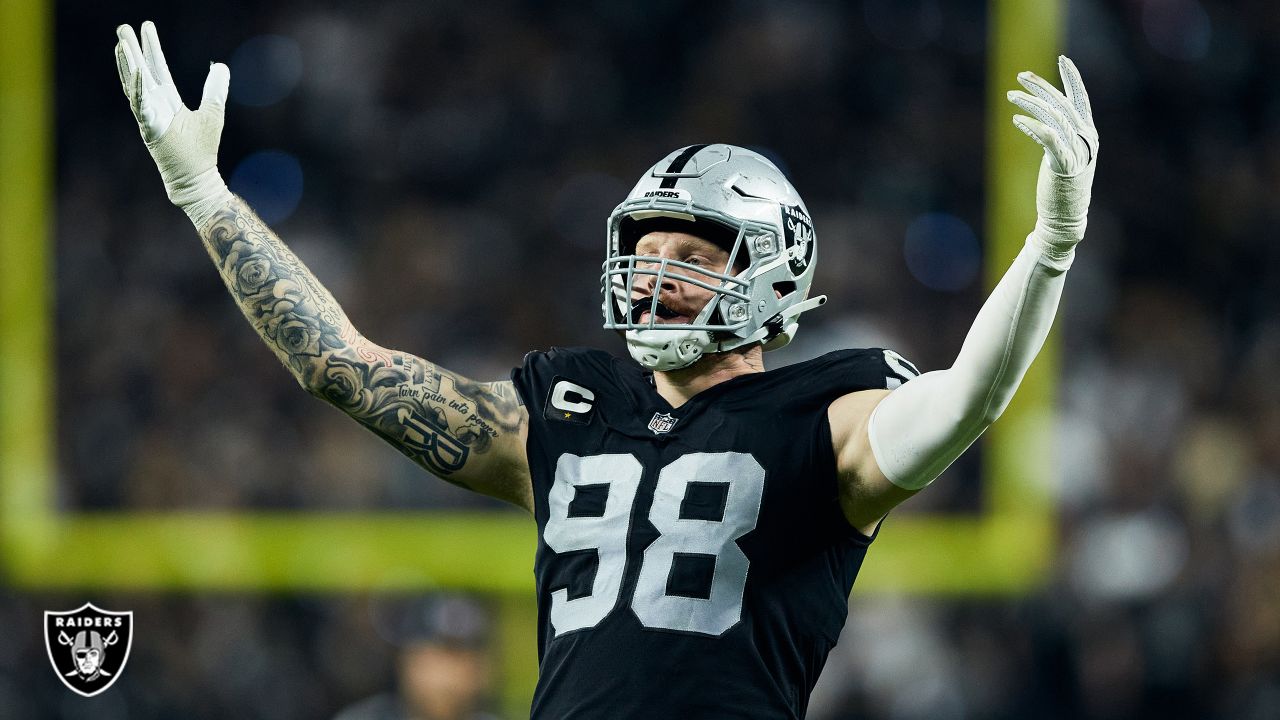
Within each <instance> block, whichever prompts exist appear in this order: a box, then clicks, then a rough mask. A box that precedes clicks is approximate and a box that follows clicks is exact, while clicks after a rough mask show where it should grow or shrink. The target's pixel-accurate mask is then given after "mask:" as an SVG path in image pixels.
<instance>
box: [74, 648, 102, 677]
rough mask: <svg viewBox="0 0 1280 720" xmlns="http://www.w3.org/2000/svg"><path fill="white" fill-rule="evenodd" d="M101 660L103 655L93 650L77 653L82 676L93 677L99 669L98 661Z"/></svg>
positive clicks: (77, 662) (77, 661) (77, 664)
mask: <svg viewBox="0 0 1280 720" xmlns="http://www.w3.org/2000/svg"><path fill="white" fill-rule="evenodd" d="M101 659H102V657H101V654H100V653H99V652H98V651H97V650H94V649H92V648H91V649H88V650H77V651H76V666H77V667H78V668H79V669H80V674H81V675H92V674H93V672H94V671H95V670H97V669H98V661H99V660H101Z"/></svg>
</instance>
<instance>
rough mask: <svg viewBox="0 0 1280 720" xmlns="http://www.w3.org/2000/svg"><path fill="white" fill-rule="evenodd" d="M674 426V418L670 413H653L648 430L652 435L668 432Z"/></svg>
mask: <svg viewBox="0 0 1280 720" xmlns="http://www.w3.org/2000/svg"><path fill="white" fill-rule="evenodd" d="M675 426H676V418H675V417H674V416H673V415H672V414H671V413H654V414H653V419H652V420H650V421H649V429H650V430H652V431H653V434H654V435H661V434H662V433H665V432H670V431H671V428H673V427H675Z"/></svg>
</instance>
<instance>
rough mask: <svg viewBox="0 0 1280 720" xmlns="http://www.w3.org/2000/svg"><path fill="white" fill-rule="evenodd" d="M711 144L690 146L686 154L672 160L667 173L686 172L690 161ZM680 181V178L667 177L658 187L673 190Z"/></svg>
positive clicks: (685, 151) (685, 150)
mask: <svg viewBox="0 0 1280 720" xmlns="http://www.w3.org/2000/svg"><path fill="white" fill-rule="evenodd" d="M710 144H711V143H703V144H702V145H690V146H689V147H687V148H685V149H684V152H682V153H680V154H679V155H677V156H676V159H675V160H672V161H671V164H670V165H668V166H667V173H668V174H671V173H678V172H680V171H681V170H684V166H685V165H688V164H689V161H690V160H692V159H693V156H694V155H697V154H698V151H699V150H701V149H702V148H704V147H706V146H707V145H710ZM678 179H679V178H675V177H665V178H663V179H662V184H661V185H659V186H658V187H663V188H673V187H675V186H676V180H678Z"/></svg>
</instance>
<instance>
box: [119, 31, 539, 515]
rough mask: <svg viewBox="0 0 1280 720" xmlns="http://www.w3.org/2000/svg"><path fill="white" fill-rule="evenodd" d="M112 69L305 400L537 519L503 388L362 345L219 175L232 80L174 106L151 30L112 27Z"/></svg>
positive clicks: (516, 420) (213, 68) (170, 187)
mask: <svg viewBox="0 0 1280 720" xmlns="http://www.w3.org/2000/svg"><path fill="white" fill-rule="evenodd" d="M116 37H117V38H118V39H119V42H118V43H117V44H116V49H115V53H116V70H117V71H118V72H119V74H120V85H121V87H122V88H123V90H124V94H125V97H127V98H128V99H129V107H130V108H131V109H132V110H133V116H134V119H135V120H137V121H138V131H139V132H140V133H141V134H142V139H143V140H144V141H145V142H146V144H147V150H148V151H149V152H150V153H151V157H152V159H154V160H155V161H156V168H157V169H159V170H160V179H161V180H163V181H164V187H165V192H166V193H167V194H168V196H169V200H170V201H172V202H173V203H174V204H175V205H177V206H178V207H180V208H182V210H183V211H184V212H186V213H187V216H188V217H190V218H191V222H192V223H193V224H194V225H195V226H196V228H197V229H199V231H200V236H201V237H202V238H203V239H204V245H205V248H206V249H207V250H208V251H209V256H210V257H212V258H213V262H214V263H215V264H217V266H218V270H219V272H221V274H222V280H223V282H225V283H226V284H227V289H228V290H230V291H231V295H232V297H234V298H235V299H236V303H237V304H238V305H239V306H240V309H241V310H242V311H243V312H244V314H245V317H247V318H249V322H250V323H251V324H252V325H253V328H254V329H255V330H257V331H258V335H260V336H261V337H262V339H263V341H264V342H266V343H267V346H268V347H270V348H271V349H272V351H274V352H275V354H276V357H278V358H280V362H282V363H284V366H285V367H287V368H289V372H291V373H293V376H294V377H295V378H297V380H298V383H299V384H300V385H302V387H304V388H306V389H307V391H308V392H310V393H311V394H313V395H316V396H318V397H320V398H323V399H324V400H327V401H328V402H330V403H332V404H333V405H336V406H337V407H338V408H339V409H341V410H342V411H343V412H345V413H347V414H348V415H350V416H351V417H353V418H355V419H356V420H357V421H359V422H360V423H361V424H363V425H364V426H365V427H367V428H369V429H370V430H372V431H373V432H375V433H377V434H378V435H379V436H380V437H382V438H383V439H384V440H386V441H387V442H389V443H391V444H392V445H394V446H396V448H397V449H399V450H400V452H403V453H404V454H405V455H408V456H409V457H410V458H412V459H413V460H414V461H415V462H417V463H418V464H419V465H421V466H422V467H424V468H426V469H428V470H430V471H431V472H433V473H435V474H436V475H438V476H440V477H441V478H443V479H445V480H448V481H449V482H452V483H454V484H456V485H461V486H462V487H465V488H467V489H469V490H474V491H476V492H480V493H484V494H486V495H492V496H493V497H496V498H500V499H502V500H506V501H508V502H511V503H515V504H516V505H519V506H520V507H523V508H525V509H526V510H532V508H533V499H532V489H531V485H530V480H529V463H528V459H527V458H526V456H525V451H524V443H525V437H526V435H527V433H528V427H527V426H528V415H527V414H526V413H525V410H524V407H522V406H521V405H520V403H519V401H518V400H517V395H516V392H515V390H514V388H513V387H512V386H511V383H510V382H497V383H477V382H472V381H471V380H468V379H466V378H464V377H462V376H460V375H455V374H453V373H451V372H449V371H447V370H443V369H440V368H436V367H434V366H432V365H431V364H430V363H428V362H427V361H425V360H422V359H420V358H416V357H414V356H412V355H409V354H407V353H401V352H395V351H392V350H387V349H384V348H381V347H378V346H377V345H375V344H373V343H371V342H369V341H368V340H366V339H365V338H364V337H363V336H361V335H360V333H358V332H356V329H355V328H354V327H352V326H351V322H350V321H348V320H347V316H346V315H345V314H344V313H343V312H342V308H340V307H338V303H337V302H335V301H334V299H333V296H332V295H330V294H329V291H328V290H325V289H324V287H323V286H322V285H320V283H319V282H318V281H317V280H316V279H315V277H314V276H313V275H312V274H311V272H310V271H309V270H307V268H306V266H304V265H303V264H302V262H301V261H299V260H298V258H297V256H295V255H294V254H293V253H292V252H290V251H289V248H287V247H285V246H284V244H283V243H281V242H280V239H279V238H277V237H276V236H275V234H274V233H272V232H271V229H270V228H268V227H267V226H266V225H264V224H263V222H262V220H260V219H259V218H258V216H257V215H255V214H254V213H253V211H252V210H251V209H249V206H248V205H247V204H245V202H244V200H241V199H240V198H238V197H236V196H234V195H232V194H231V192H230V191H229V190H228V189H227V186H226V183H225V182H223V180H222V176H221V175H220V174H219V173H218V168H217V155H218V142H219V139H220V137H221V135H222V123H223V111H224V109H225V108H226V100H227V88H228V86H229V83H230V82H231V73H230V70H228V69H227V66H226V65H223V64H221V63H213V64H211V65H210V66H209V76H208V77H207V78H206V79H205V85H204V94H203V96H202V97H201V101H200V107H199V108H198V109H196V110H194V111H192V110H190V109H188V108H187V107H186V106H185V105H184V104H183V103H182V99H181V98H180V97H179V96H178V88H177V87H176V86H175V85H174V83H173V77H172V75H171V74H170V73H169V66H168V63H167V62H165V59H164V53H163V52H162V51H161V49H160V39H159V37H158V36H157V35H156V27H155V25H154V24H153V23H151V22H145V23H143V24H142V39H141V42H139V39H138V36H137V34H136V33H134V31H133V28H132V27H130V26H128V25H121V26H119V27H117V28H116Z"/></svg>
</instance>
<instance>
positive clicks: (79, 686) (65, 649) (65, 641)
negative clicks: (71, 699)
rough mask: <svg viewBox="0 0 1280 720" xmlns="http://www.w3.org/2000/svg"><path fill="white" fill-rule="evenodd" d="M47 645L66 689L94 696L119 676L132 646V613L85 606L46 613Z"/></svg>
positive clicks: (89, 605)
mask: <svg viewBox="0 0 1280 720" xmlns="http://www.w3.org/2000/svg"><path fill="white" fill-rule="evenodd" d="M44 646H45V649H47V650H48V651H49V662H50V663H52V664H53V671H54V672H55V673H57V674H58V677H59V678H61V679H62V682H63V684H64V685H66V686H67V687H69V688H71V689H72V690H74V691H75V692H77V693H80V694H81V695H83V696H85V697H93V696H94V695H97V694H98V693H100V692H102V691H103V690H106V689H107V688H109V687H111V685H112V683H114V682H115V681H116V679H117V678H119V677H120V673H121V672H122V671H123V670H124V664H125V663H126V662H128V660H129V648H131V647H132V646H133V611H127V612H112V611H110V610H102V609H100V608H97V607H94V605H93V603H85V604H84V605H82V606H81V607H80V608H78V609H76V610H67V611H65V612H52V611H49V610H46V611H45V613H44Z"/></svg>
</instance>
